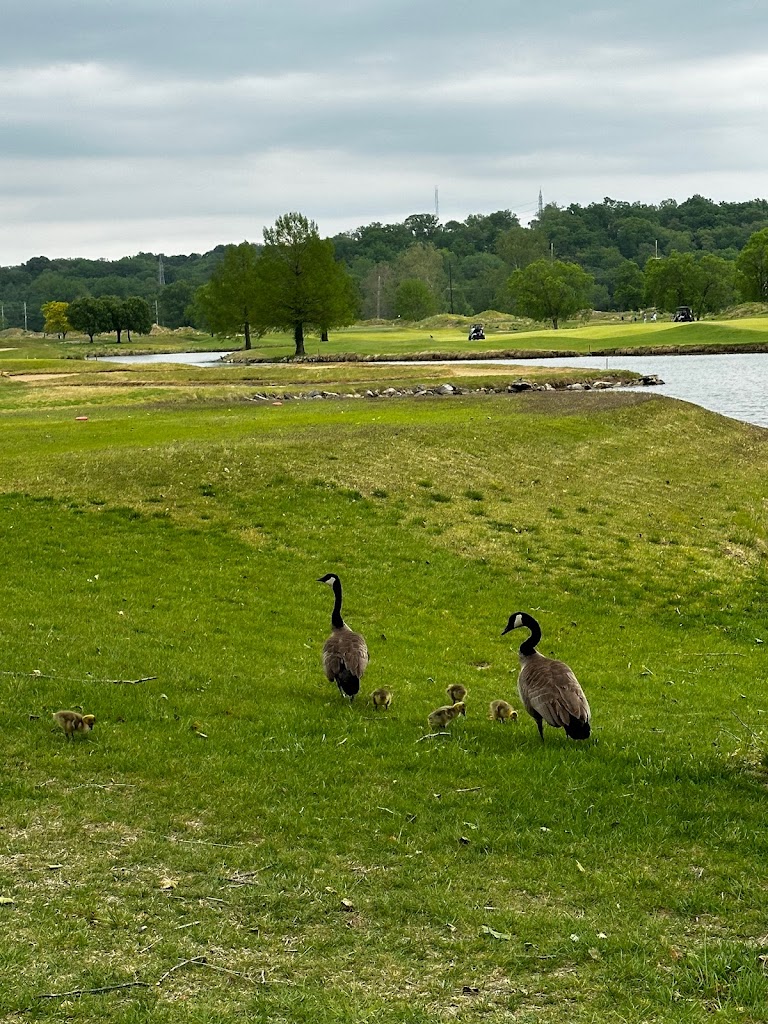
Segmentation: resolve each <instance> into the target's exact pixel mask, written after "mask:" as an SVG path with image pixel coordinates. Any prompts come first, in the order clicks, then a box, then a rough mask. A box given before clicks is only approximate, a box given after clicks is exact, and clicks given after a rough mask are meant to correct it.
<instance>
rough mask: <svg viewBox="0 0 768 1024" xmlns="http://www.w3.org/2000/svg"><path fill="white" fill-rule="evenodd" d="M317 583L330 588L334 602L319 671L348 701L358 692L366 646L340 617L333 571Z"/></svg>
mask: <svg viewBox="0 0 768 1024" xmlns="http://www.w3.org/2000/svg"><path fill="white" fill-rule="evenodd" d="M318 583H327V584H328V586H329V587H332V588H333V594H334V604H333V613H332V615H331V635H330V636H329V637H328V639H327V640H326V641H325V643H324V644H323V671H324V672H325V676H326V679H328V680H329V681H330V682H332V683H336V685H337V686H338V688H339V692H340V693H341V694H342V696H344V697H349V698H350V700H354V699H355V695H356V694H357V693H359V692H360V679H361V677H362V675H363V673H364V672H365V670H366V668H367V666H368V646H367V644H366V642H365V640H364V639H363V637H362V636H361V635H360V634H359V633H355V631H354V630H352V629H350V628H349V626H348V625H347V624H346V622H344V620H343V619H342V617H341V602H342V591H341V580H340V579H339V577H338V576H337V575H336V574H335V573H327V574H326V575H325V576H322V577H321V578H320V579H319V580H318Z"/></svg>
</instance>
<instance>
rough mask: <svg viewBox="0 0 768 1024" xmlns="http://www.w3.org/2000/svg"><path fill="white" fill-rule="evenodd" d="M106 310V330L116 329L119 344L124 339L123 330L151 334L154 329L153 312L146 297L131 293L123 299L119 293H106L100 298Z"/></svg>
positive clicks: (129, 337) (129, 338)
mask: <svg viewBox="0 0 768 1024" xmlns="http://www.w3.org/2000/svg"><path fill="white" fill-rule="evenodd" d="M98 301H99V302H100V303H101V307H102V309H103V311H104V326H103V327H102V330H104V331H114V332H115V334H116V335H117V343H118V345H119V344H120V343H121V341H122V335H123V331H127V332H128V340H129V341H130V340H131V331H135V332H136V334H149V332H150V331H151V330H152V313H151V311H150V308H149V303H148V302H147V300H146V299H142V298H140V297H139V296H138V295H131V296H129V297H128V298H125V299H121V298H119V297H118V296H117V295H104V296H102V298H100V299H99V300H98Z"/></svg>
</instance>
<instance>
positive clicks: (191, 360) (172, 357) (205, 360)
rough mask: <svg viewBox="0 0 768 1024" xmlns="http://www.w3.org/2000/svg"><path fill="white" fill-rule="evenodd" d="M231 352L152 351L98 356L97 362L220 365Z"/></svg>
mask: <svg viewBox="0 0 768 1024" xmlns="http://www.w3.org/2000/svg"><path fill="white" fill-rule="evenodd" d="M229 355H232V353H231V352H152V353H150V354H148V355H143V356H98V357H97V361H98V362H105V363H127V364H128V365H129V366H130V365H134V366H135V365H139V366H140V365H141V364H142V363H182V364H183V365H184V366H220V365H221V361H222V359H224V358H225V357H226V356H229Z"/></svg>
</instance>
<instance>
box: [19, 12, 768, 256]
mask: <svg viewBox="0 0 768 1024" xmlns="http://www.w3.org/2000/svg"><path fill="white" fill-rule="evenodd" d="M62 6H63V5H62V4H61V3H60V2H58V3H54V2H43V0H31V2H29V3H26V4H23V5H22V4H20V3H16V2H12V3H11V4H10V11H6V14H5V24H4V31H5V38H6V41H7V45H6V46H5V48H4V52H3V56H2V58H0V132H2V138H3V148H2V154H0V180H1V181H2V185H0V210H2V211H3V216H4V225H5V231H4V233H3V235H2V236H0V264H3V265H8V264H12V263H16V262H19V261H21V260H24V259H27V258H29V257H30V256H32V255H36V254H39V253H45V254H46V255H51V256H53V255H93V256H95V255H104V256H110V257H112V256H118V255H123V254H126V253H130V252H133V251H137V250H138V249H143V250H150V249H151V250H154V251H165V252H171V251H179V252H184V251H200V250H201V249H205V248H210V247H211V246H212V245H215V244H218V243H220V242H227V241H232V240H239V239H241V238H242V237H246V236H247V237H251V238H258V237H259V236H260V233H261V227H262V225H263V224H268V223H271V222H272V221H273V220H274V219H275V217H276V216H277V215H279V214H280V213H282V212H285V211H286V210H289V209H301V210H302V211H303V212H305V213H307V214H308V215H309V216H311V217H313V218H314V219H315V220H317V221H318V223H319V224H320V226H321V229H322V230H324V231H325V232H326V233H332V232H334V231H336V230H340V229H344V228H353V227H355V226H357V225H359V224H363V223H368V222H370V221H372V220H380V221H387V220H393V219H394V220H398V219H402V218H403V217H404V216H406V215H407V214H408V213H412V212H415V211H419V210H429V209H431V208H432V205H433V195H434V188H435V186H439V189H440V212H441V216H442V217H443V219H448V218H449V217H457V218H459V219H463V218H464V217H466V216H467V215H468V214H469V213H475V212H485V211H491V210H496V209H502V208H511V209H513V210H516V211H517V212H518V213H520V215H521V216H522V217H524V218H525V217H526V216H528V215H529V214H530V213H531V212H532V211H533V208H534V205H535V199H536V195H537V193H538V189H539V187H541V188H542V189H543V191H544V195H545V199H546V200H551V201H556V202H560V203H563V204H567V203H569V202H591V201H600V200H601V199H602V197H603V196H604V195H612V196H614V197H616V198H622V199H627V200H643V201H651V202H658V201H660V200H661V199H663V198H666V197H674V198H678V199H683V198H686V197H687V196H688V195H691V194H693V193H694V192H700V193H702V194H705V195H710V196H711V197H712V198H714V199H716V200H721V199H728V200H733V199H746V198H752V197H754V196H757V195H761V194H765V193H766V188H765V184H764V172H763V168H764V167H765V165H766V162H768V131H767V130H766V127H765V126H766V124H768V118H767V117H766V114H768V109H766V108H767V107H768V60H767V59H766V57H767V56H768V41H766V40H768V32H766V31H765V30H766V29H768V24H767V22H768V14H767V13H766V12H765V11H764V9H763V5H762V4H758V3H756V2H754V0H736V2H733V3H731V4H729V5H727V6H726V5H721V4H719V3H718V4H715V3H713V2H711V0H710V2H706V0H699V2H698V3H693V2H688V0H678V2H675V0H670V2H667V3H665V4H662V3H660V2H659V0H648V2H647V3H646V4H644V5H643V7H642V10H641V11H638V10H637V8H636V7H635V6H634V5H626V7H625V6H624V5H620V4H617V3H615V2H614V3H612V4H606V3H600V2H593V3H592V4H591V5H589V4H584V3H576V2H573V0H543V2H542V3H540V4H539V5H530V4H529V3H522V2H519V0H517V2H510V0H507V2H501V0H499V2H496V0H479V2H478V3H476V4H474V5H467V4H466V3H464V2H462V3H458V2H455V0H446V2H444V3H437V2H434V0H427V2H420V3H417V4H415V5H414V4H413V3H412V2H409V3H405V2H404V0H390V2H389V3H386V4H385V3H383V2H382V0H367V2H366V0H357V2H354V0H329V2H327V3H325V4H323V5H316V4H312V3H309V2H307V0H285V2H283V3H281V4H280V5H261V4H254V3H253V0H251V2H250V3H245V2H240V0H229V2H222V3H220V4H219V5H218V6H216V7H214V6H213V5H211V4H210V3H209V2H206V3H203V2H200V0H167V2H166V3H165V4H162V5H159V4H157V3H156V2H153V3H148V2H147V0H134V2H132V3H131V4H125V3H115V2H111V0H68V2H67V3H66V5H64V6H65V7H66V11H63V10H62Z"/></svg>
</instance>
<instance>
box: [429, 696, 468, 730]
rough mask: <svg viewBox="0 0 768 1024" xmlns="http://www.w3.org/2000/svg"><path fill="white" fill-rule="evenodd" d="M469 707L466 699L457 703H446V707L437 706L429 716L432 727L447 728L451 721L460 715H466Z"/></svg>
mask: <svg viewBox="0 0 768 1024" xmlns="http://www.w3.org/2000/svg"><path fill="white" fill-rule="evenodd" d="M466 713H467V709H466V705H465V704H464V701H461V700H459V701H456V703H455V704H446V705H445V707H442V708H436V709H435V710H434V711H433V712H432V713H431V714H430V715H429V716H428V717H427V721H428V722H429V727H430V729H445V728H446V727H447V726H448V723H449V722H452V721H453V720H454V718H458V716H459V715H466Z"/></svg>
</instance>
